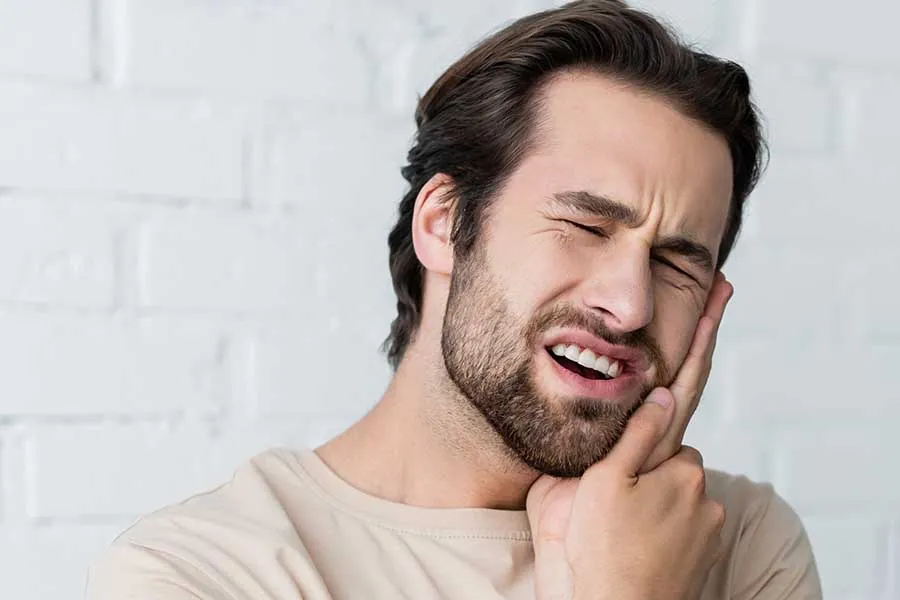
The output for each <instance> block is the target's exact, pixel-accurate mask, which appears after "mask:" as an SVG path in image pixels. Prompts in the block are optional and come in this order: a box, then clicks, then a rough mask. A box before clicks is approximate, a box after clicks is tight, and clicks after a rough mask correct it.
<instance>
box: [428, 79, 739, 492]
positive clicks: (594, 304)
mask: <svg viewBox="0 0 900 600" xmlns="http://www.w3.org/2000/svg"><path fill="white" fill-rule="evenodd" d="M542 110H543V117H544V119H543V121H542V125H541V131H540V133H539V135H538V142H537V144H536V147H535V149H534V150H533V151H532V152H531V153H530V154H529V155H528V157H526V158H525V159H524V160H523V161H522V164H521V165H520V166H519V168H518V169H517V170H516V172H515V173H513V174H512V176H511V177H510V180H509V181H508V183H507V185H506V186H505V187H504V188H503V190H502V193H501V194H500V196H499V197H498V198H497V199H496V201H495V202H494V204H493V205H492V206H491V208H490V209H489V213H490V214H489V215H488V216H486V218H485V222H484V225H483V227H482V230H481V233H480V239H479V242H478V247H477V248H476V249H475V250H474V251H473V252H472V253H470V255H468V256H465V257H457V259H456V262H455V265H454V270H453V273H452V280H451V284H450V291H449V295H448V300H447V309H446V314H445V319H444V326H443V331H442V340H441V346H442V350H443V355H444V362H445V365H446V368H447V371H448V374H449V375H450V378H451V379H452V381H453V382H454V383H455V384H456V385H457V386H458V387H459V388H460V390H461V391H462V392H463V394H465V396H466V397H468V398H469V400H470V401H471V402H472V403H473V404H474V405H475V406H476V407H477V408H478V409H479V410H480V411H481V413H482V414H483V415H484V416H485V418H486V419H487V421H488V422H489V423H490V425H491V426H492V427H493V428H494V429H495V430H496V431H497V433H498V434H499V435H500V436H501V437H502V439H503V440H504V442H505V443H506V445H507V446H508V447H509V448H510V449H511V450H512V451H513V452H514V453H515V454H516V455H517V456H518V457H519V458H521V459H522V460H523V461H524V462H525V463H526V464H528V465H529V466H531V467H532V468H534V469H536V470H538V471H541V472H544V473H549V474H553V475H557V476H568V477H573V476H579V475H581V474H582V473H583V472H584V470H585V469H587V467H589V466H590V465H592V464H593V463H595V462H597V461H598V460H600V459H602V458H603V457H604V456H606V454H607V453H608V452H609V450H610V449H611V448H612V447H613V445H614V444H615V443H616V441H617V440H618V439H619V437H620V436H621V434H622V432H623V430H624V427H625V424H626V423H627V421H628V418H629V417H630V416H631V414H633V412H634V411H635V410H636V409H637V407H638V406H639V405H640V403H641V401H642V400H643V398H644V397H645V396H646V394H647V393H648V392H649V391H650V390H651V389H652V388H653V387H656V386H658V385H668V384H669V383H670V382H671V380H672V378H673V377H674V375H675V372H676V371H677V369H678V367H679V366H680V364H681V362H682V361H683V360H684V357H685V355H686V353H687V350H688V346H689V345H690V341H691V338H692V336H693V332H694V329H695V327H696V324H697V321H698V319H699V318H700V316H701V315H702V311H703V307H704V304H705V302H706V297H707V295H708V292H709V289H710V287H711V285H712V282H713V277H714V274H715V270H714V269H715V258H716V256H717V254H718V250H719V244H720V241H721V238H722V235H723V232H724V230H725V225H726V220H727V214H728V207H729V199H730V195H731V188H732V174H731V158H730V153H729V150H728V147H727V144H726V142H725V140H724V139H723V138H722V137H721V136H720V135H718V134H716V133H713V132H712V131H710V130H708V129H707V128H706V127H704V126H703V125H702V124H700V123H698V122H695V121H693V120H691V119H689V118H687V117H685V116H683V115H681V114H680V113H679V112H677V111H676V110H675V109H673V108H671V107H670V106H669V105H668V104H667V103H665V102H664V101H663V100H661V99H659V98H657V97H655V96H652V95H650V94H647V93H642V92H637V91H635V90H633V89H631V88H628V87H624V86H622V85H621V84H615V83H613V82H611V81H610V80H608V79H605V78H602V77H599V76H596V75H566V76H563V77H560V78H557V79H556V80H554V81H553V82H552V83H550V84H549V85H548V87H547V90H546V96H545V104H544V107H543V109H542ZM585 365H587V366H585Z"/></svg>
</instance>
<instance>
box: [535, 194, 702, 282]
mask: <svg viewBox="0 0 900 600" xmlns="http://www.w3.org/2000/svg"><path fill="white" fill-rule="evenodd" d="M550 199H551V202H552V205H553V206H556V207H558V208H563V209H566V210H572V211H575V212H578V213H582V214H586V215H591V216H596V217H601V218H603V219H609V220H610V221H616V222H617V223H621V224H622V225H624V226H625V227H635V226H637V225H638V223H640V217H639V215H638V213H637V211H636V210H635V209H634V208H632V207H630V206H628V205H627V204H622V203H621V202H617V201H615V200H612V199H611V198H607V197H605V196H598V195H597V194H594V193H591V192H588V191H584V190H580V191H566V192H557V193H555V194H553V196H552V197H551V198H550ZM654 248H655V249H656V250H665V251H668V252H673V253H675V254H679V255H681V256H683V257H684V258H686V259H687V260H689V261H690V262H692V263H694V264H695V265H697V266H698V267H700V268H701V269H703V270H704V271H712V270H713V267H714V262H713V256H712V252H710V250H709V248H707V247H706V246H704V245H703V244H700V243H698V242H696V241H694V240H693V239H691V238H690V237H689V236H686V235H670V236H666V237H664V238H663V239H662V240H660V241H658V242H657V243H656V244H654Z"/></svg>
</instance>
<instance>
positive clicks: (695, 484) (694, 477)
mask: <svg viewBox="0 0 900 600" xmlns="http://www.w3.org/2000/svg"><path fill="white" fill-rule="evenodd" d="M684 483H685V485H686V486H687V488H688V489H689V490H691V492H693V493H694V494H696V495H698V496H699V495H703V494H705V493H706V471H704V470H703V467H702V466H700V465H697V464H695V463H691V464H689V465H688V466H686V467H685V469H684Z"/></svg>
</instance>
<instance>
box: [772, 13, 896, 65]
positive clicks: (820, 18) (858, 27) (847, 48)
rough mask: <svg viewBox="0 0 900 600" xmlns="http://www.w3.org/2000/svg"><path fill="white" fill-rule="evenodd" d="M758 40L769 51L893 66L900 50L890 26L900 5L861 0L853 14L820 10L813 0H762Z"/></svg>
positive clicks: (892, 25) (894, 20) (892, 24)
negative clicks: (891, 64) (890, 64)
mask: <svg viewBox="0 0 900 600" xmlns="http://www.w3.org/2000/svg"><path fill="white" fill-rule="evenodd" d="M758 19H759V20H758V23H759V25H758V29H757V36H758V40H759V44H760V45H761V46H762V47H763V48H764V49H766V50H767V51H772V52H773V53H774V52H776V51H777V53H778V54H791V55H798V54H799V55H804V54H805V55H810V56H815V57H823V58H832V59H837V60H841V61H856V62H866V63H869V64H873V63H874V64H877V63H881V64H884V63H896V62H898V61H900V47H898V46H897V44H896V43H895V42H894V33H895V32H894V23H895V22H896V21H897V20H898V19H900V5H897V4H894V3H889V2H882V1H880V0H861V1H860V2H855V3H854V4H853V9H852V10H834V9H832V8H830V7H829V8H826V7H823V5H822V3H821V2H817V1H816V0H762V1H761V2H760V6H759V16H758Z"/></svg>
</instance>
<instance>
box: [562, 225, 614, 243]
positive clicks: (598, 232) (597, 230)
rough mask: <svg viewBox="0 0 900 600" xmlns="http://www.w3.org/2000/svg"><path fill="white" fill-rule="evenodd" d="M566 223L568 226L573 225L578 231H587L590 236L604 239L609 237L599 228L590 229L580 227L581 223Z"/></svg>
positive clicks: (588, 227) (585, 226) (586, 226)
mask: <svg viewBox="0 0 900 600" xmlns="http://www.w3.org/2000/svg"><path fill="white" fill-rule="evenodd" d="M566 223H568V224H569V225H573V226H575V227H577V228H578V229H581V230H582V231H587V232H588V233H590V234H592V235H596V236H597V237H601V238H604V239H606V238H608V237H609V234H608V233H606V231H604V230H603V229H601V228H600V227H590V226H588V225H582V224H581V223H576V222H575V221H566Z"/></svg>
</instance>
